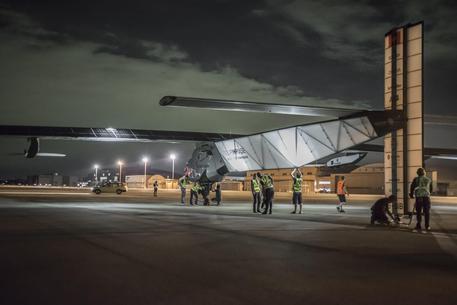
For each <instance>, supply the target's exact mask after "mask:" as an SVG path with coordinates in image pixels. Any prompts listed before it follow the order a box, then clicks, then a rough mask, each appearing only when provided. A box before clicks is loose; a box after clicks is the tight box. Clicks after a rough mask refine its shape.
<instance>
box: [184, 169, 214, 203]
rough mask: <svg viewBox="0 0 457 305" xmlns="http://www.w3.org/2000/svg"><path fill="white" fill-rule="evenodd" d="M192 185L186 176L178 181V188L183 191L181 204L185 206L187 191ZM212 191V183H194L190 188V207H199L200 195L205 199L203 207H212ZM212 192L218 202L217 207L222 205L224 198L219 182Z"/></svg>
mask: <svg viewBox="0 0 457 305" xmlns="http://www.w3.org/2000/svg"><path fill="white" fill-rule="evenodd" d="M190 184H191V181H190V178H189V175H184V176H182V177H181V178H179V179H178V186H179V188H180V190H181V204H185V200H186V189H187V186H188V185H190ZM210 191H211V184H210V183H201V182H199V181H195V182H193V183H192V186H191V187H190V201H189V205H198V195H199V194H200V195H201V196H202V198H203V205H207V206H208V205H210V198H209V194H210ZM212 191H213V192H214V193H215V198H214V200H215V201H216V205H220V204H221V200H222V196H221V185H220V183H219V182H216V183H215V184H214V188H213V189H212Z"/></svg>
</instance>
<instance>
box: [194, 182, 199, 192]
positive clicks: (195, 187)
mask: <svg viewBox="0 0 457 305" xmlns="http://www.w3.org/2000/svg"><path fill="white" fill-rule="evenodd" d="M199 190H200V186H199V185H198V184H194V185H193V186H192V191H194V192H198V191H199Z"/></svg>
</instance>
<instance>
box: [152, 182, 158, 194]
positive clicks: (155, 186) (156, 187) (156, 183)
mask: <svg viewBox="0 0 457 305" xmlns="http://www.w3.org/2000/svg"><path fill="white" fill-rule="evenodd" d="M153 187H154V197H157V191H158V190H159V183H158V182H157V180H156V181H154V184H153Z"/></svg>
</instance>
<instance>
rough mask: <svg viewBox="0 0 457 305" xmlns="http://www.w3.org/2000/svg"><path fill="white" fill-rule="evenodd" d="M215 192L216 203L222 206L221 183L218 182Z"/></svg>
mask: <svg viewBox="0 0 457 305" xmlns="http://www.w3.org/2000/svg"><path fill="white" fill-rule="evenodd" d="M214 192H215V193H216V198H215V199H216V202H217V205H221V200H222V191H221V184H220V183H219V182H216V186H215V187H214Z"/></svg>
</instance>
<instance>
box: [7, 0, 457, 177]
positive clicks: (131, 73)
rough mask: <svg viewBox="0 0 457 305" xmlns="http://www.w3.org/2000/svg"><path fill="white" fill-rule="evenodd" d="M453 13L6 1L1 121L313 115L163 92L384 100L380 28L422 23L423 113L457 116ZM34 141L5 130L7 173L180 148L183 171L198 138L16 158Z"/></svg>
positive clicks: (298, 5) (296, 5)
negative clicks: (166, 98) (225, 109)
mask: <svg viewBox="0 0 457 305" xmlns="http://www.w3.org/2000/svg"><path fill="white" fill-rule="evenodd" d="M456 15H457V2H456V1H444V0H440V1H438V0H430V1H382V4H380V3H379V1H355V0H354V1H337V0H324V1H276V0H265V1H222V0H219V1H218V0H208V1H170V0H168V1H146V0H144V1H116V0H111V1H85V0H81V1H36V0H30V1H21V0H14V1H3V0H0V103H1V111H0V124H1V125H47V126H83V127H87V126H88V127H119V128H120V127H124V128H141V129H162V130H189V131H209V132H233V133H252V132H258V131H263V130H268V129H272V128H278V127H285V126H289V125H296V124H299V123H300V122H303V118H300V117H290V116H277V115H276V116H274V115H261V114H255V115H254V114H249V113H222V112H214V111H209V110H189V109H167V108H161V107H159V106H158V101H159V99H160V97H162V96H163V95H181V96H195V97H213V98H224V99H235V100H237V99H238V100H249V101H265V102H281V103H293V104H302V105H325V106H329V105H333V106H340V107H348V106H349V107H361V108H371V109H381V108H382V101H383V86H384V83H383V75H384V71H383V69H384V67H383V56H384V53H383V47H384V40H383V37H384V34H385V33H386V32H387V31H388V30H389V29H390V28H392V27H395V26H399V25H402V24H404V23H407V22H415V21H419V20H424V21H425V101H426V102H425V103H426V104H425V109H426V113H429V114H445V115H457V103H456V102H455V101H456V99H457V90H456V89H455V75H457V18H455V16H456ZM426 136H427V135H426ZM427 137H428V138H430V135H429V136H427ZM433 138H435V137H433ZM442 140H443V142H442V143H441V144H443V145H441V146H446V145H445V144H452V145H454V144H457V143H450V142H449V141H447V140H446V138H445V137H444V138H443V139H442ZM435 142H436V138H435ZM437 144H438V145H440V143H437ZM24 147H25V140H24V139H7V138H1V139H0V154H1V155H2V157H1V158H0V177H2V176H13V175H26V174H34V173H47V172H60V173H63V174H78V175H82V174H85V173H87V172H88V171H90V170H91V169H90V168H91V166H92V165H93V164H94V163H95V162H97V163H99V164H100V165H102V166H106V167H108V166H110V165H112V164H114V162H115V161H116V160H117V159H118V158H122V159H124V160H125V161H127V162H128V163H129V164H131V165H135V163H138V161H139V160H140V158H141V156H142V155H148V156H150V157H151V159H152V164H151V166H152V167H153V168H158V169H169V168H170V167H171V163H170V162H169V160H168V158H167V156H168V155H169V153H170V152H175V153H177V154H178V163H177V168H182V167H183V165H184V162H185V161H186V160H187V159H188V157H189V156H190V153H191V151H192V148H193V144H190V143H183V144H166V143H152V144H128V143H122V144H119V143H110V144H106V143H105V144H103V143H87V142H71V141H57V142H56V141H43V142H42V151H43V152H64V153H67V154H68V155H69V156H68V158H64V159H59V160H55V159H52V160H44V159H40V160H39V159H34V160H25V159H23V158H20V157H12V156H8V155H7V154H8V153H10V152H21V151H22V150H23V149H24ZM452 148H457V146H456V147H452Z"/></svg>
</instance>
